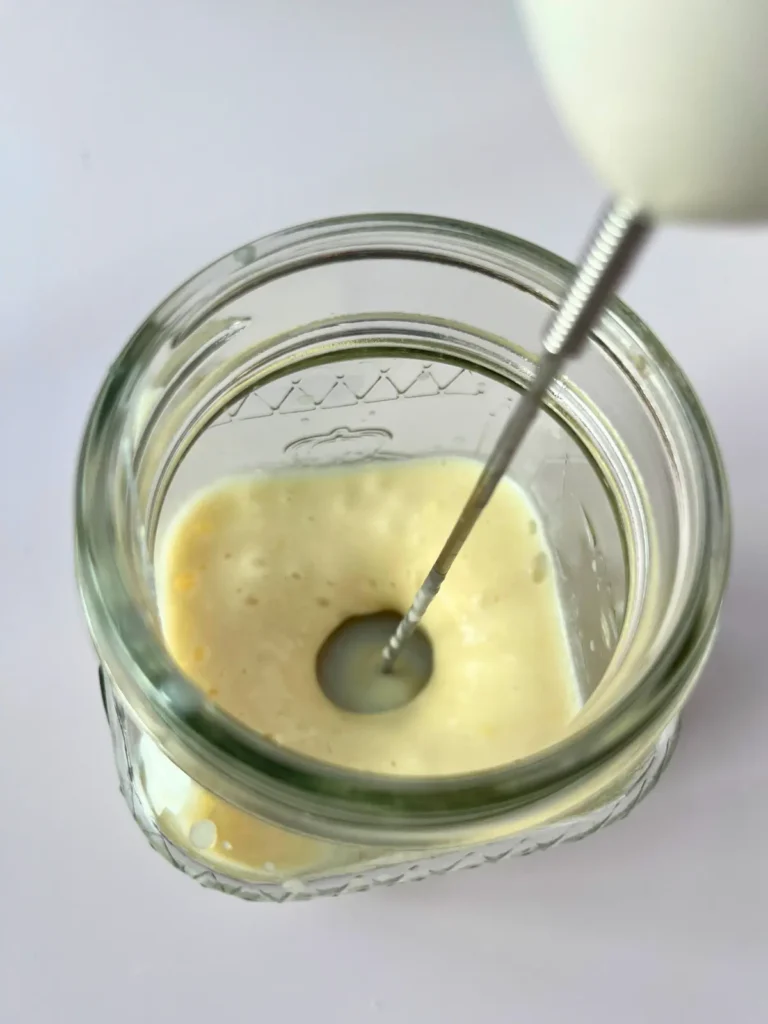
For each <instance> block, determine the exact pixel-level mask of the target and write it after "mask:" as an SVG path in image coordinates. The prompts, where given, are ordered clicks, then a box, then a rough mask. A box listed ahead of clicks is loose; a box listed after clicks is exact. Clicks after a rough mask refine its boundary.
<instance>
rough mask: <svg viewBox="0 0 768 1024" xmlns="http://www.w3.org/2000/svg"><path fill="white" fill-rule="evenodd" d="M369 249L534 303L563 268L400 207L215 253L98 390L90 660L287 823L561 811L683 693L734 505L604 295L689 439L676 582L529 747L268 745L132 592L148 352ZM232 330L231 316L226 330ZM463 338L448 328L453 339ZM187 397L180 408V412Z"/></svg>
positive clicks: (232, 792)
mask: <svg viewBox="0 0 768 1024" xmlns="http://www.w3.org/2000/svg"><path fill="white" fill-rule="evenodd" d="M372 256H375V258H377V259H408V260H414V261H419V260H421V261H432V262H439V263H444V264H446V265H451V266H453V267H457V268H460V269H462V270H469V271H473V272H476V273H480V274H483V275H486V276H488V277H490V278H493V279H494V280H496V281H500V282H502V283H508V284H510V285H512V286H513V287H514V288H516V289H518V290H521V291H527V292H529V293H530V294H531V295H533V296H534V297H535V298H536V299H537V300H539V301H540V302H543V303H546V304H547V305H548V306H551V305H553V304H554V302H556V300H557V297H558V295H560V294H562V291H563V290H564V287H565V284H566V283H567V281H568V280H569V278H570V276H571V274H572V273H573V269H574V268H573V266H572V265H571V264H569V263H568V262H566V261H565V260H562V259H560V258H559V257H557V256H554V255H553V254H551V253H549V252H547V251H546V250H543V249H540V248H539V247H537V246H534V245H532V244H531V243H528V242H525V241H523V240H521V239H518V238H515V237H514V236H511V235H507V234H505V233H502V232H498V231H494V230H491V229H488V228H485V227H481V226H479V225H475V224H471V223H465V222H460V221H451V220H446V219H442V218H434V217H424V216H415V215H398V214H391V215H380V214H373V215H358V216H350V217H343V218H335V219H331V220H324V221H319V222H315V223H311V224H306V225H301V226H299V227H295V228H292V229H289V230H286V231H283V232H279V233H277V234H274V235H271V236H267V237H265V238H262V239H260V240H257V241H255V242H253V243H250V244H249V245H246V246H243V247H241V248H239V249H237V250H235V251H234V252H233V253H231V254H229V255H227V256H224V257H223V258H221V259H219V260H218V261H216V262H214V263H212V264H211V265H209V266H208V267H207V268H205V269H204V270H202V271H200V272H199V273H198V274H196V275H195V276H194V277H192V278H190V279H189V280H188V281H187V282H186V283H185V284H183V285H182V286H181V287H180V288H179V289H178V290H177V291H175V292H174V293H173V294H172V295H171V296H170V297H169V298H168V299H166V300H165V301H164V302H163V303H162V304H161V305H160V306H159V307H158V308H157V309H156V310H155V311H154V312H153V313H152V314H151V315H150V317H149V318H148V319H147V320H146V321H145V322H144V324H143V325H142V326H141V327H140V328H139V329H138V331H137V332H136V333H135V334H134V335H133V337H132V338H131V339H130V340H129V342H128V344H127V345H126V347H125V348H124V349H123V351H122V352H121V353H120V355H119V356H118V358H117V359H116V361H115V362H114V364H113V365H112V367H111V369H110V371H109V373H108V375H107V377H106V379H105V381H104V384H103V386H102V388H101V390H100V392H99V394H98V396H97V398H96V401H95V404H94V406H93V409H92V411H91V414H90V418H89V420H88V424H87V427H86V431H85V436H84V440H83V444H82V449H81V454H80V460H79V465H78V471H77V481H76V509H75V529H76V538H75V539H76V571H77V576H78V582H79V586H80V590H81V595H82V600H83V604H84V607H85V611H86V616H87V618H88V622H89V628H90V630H91V634H92V637H93V640H94V643H95V646H96V649H97V652H98V654H99V656H100V658H101V661H102V663H103V665H104V666H105V668H106V670H107V672H108V673H109V675H110V676H111V678H112V680H113V682H114V684H115V686H116V687H117V688H118V690H119V691H120V692H121V694H122V696H123V698H124V700H125V702H126V704H127V705H128V707H129V708H130V710H131V712H132V713H133V714H134V715H135V717H136V718H137V720H138V721H139V722H140V724H141V725H142V727H143V728H144V729H145V730H146V731H147V732H148V733H149V734H150V735H151V736H152V738H153V739H154V740H155V741H156V742H157V743H158V744H159V745H160V747H161V748H162V749H163V750H164V751H165V753H166V754H167V755H168V756H169V757H170V758H171V760H173V761H174V762H175V763H177V764H178V765H179V767H181V768H182V769H183V770H184V771H186V772H187V773H188V774H189V775H191V776H192V777H193V778H196V779H197V781H199V782H200V783H201V784H202V785H205V786H207V787H208V788H210V789H211V790H212V791H213V792H216V793H218V794H219V795H220V796H222V797H223V798H225V799H228V800H229V801H230V802H232V803H234V804H236V805H237V806H239V807H241V808H242V809H244V810H246V811H251V812H254V813H257V814H260V815H262V816H264V817H267V818H269V819H270V820H273V821H275V822H276V823H278V824H282V825H285V826H287V827H289V828H299V829H303V828H307V829H308V830H310V831H313V832H315V833H316V834H319V835H322V834H327V835H329V836H332V837H334V838H344V836H345V835H346V836H347V837H348V838H349V839H350V840H351V841H360V839H361V837H362V836H364V837H369V838H374V837H375V838H376V839H377V840H379V841H380V840H381V839H382V837H383V838H384V841H386V842H390V843H392V844H393V845H398V844H400V843H402V842H407V843H408V844H413V842H414V841H415V840H416V837H417V836H418V840H419V842H420V843H423V844H429V843H432V842H438V841H444V840H445V838H446V837H447V836H449V835H452V834H458V833H461V832H462V831H463V830H464V829H465V828H467V827H469V826H477V824H478V823H481V822H485V823H490V822H493V821H497V820H500V819H502V818H507V817H509V816H510V815H513V814H525V813H526V810H527V809H528V808H530V807H532V806H533V805H534V804H537V805H538V804H541V802H542V801H549V802H550V803H551V804H552V806H553V808H554V807H555V806H556V805H557V806H559V807H560V808H561V809H562V808H565V809H566V810H567V807H568V806H570V805H569V803H568V801H569V800H570V799H571V796H573V799H576V798H577V797H576V794H577V792H578V791H579V788H580V787H583V785H584V784H585V783H586V781H587V780H589V779H592V778H597V777H598V776H599V775H600V773H601V772H603V771H605V770H606V766H607V765H609V764H610V763H612V762H615V760H616V759H617V758H627V759H629V760H631V758H632V756H633V752H634V751H637V750H640V749H644V747H643V744H644V742H645V741H646V740H647V737H648V736H649V735H650V734H652V733H653V732H654V730H656V731H658V729H659V728H660V727H661V726H662V725H663V724H664V723H665V722H666V721H667V720H668V718H669V716H670V714H672V713H673V712H674V710H675V708H676V707H678V706H679V705H680V704H681V702H682V700H683V699H684V698H685V695H686V694H687V692H688V690H689V688H690V686H692V685H693V682H695V679H696V677H697V674H698V671H699V669H700V667H701V665H702V664H703V661H704V659H705V657H706V655H707V653H708V650H709V647H710V645H711V642H712V639H713V636H714V631H715V626H716V621H717V617H718V613H719V609H720V605H721V602H722V598H723V594H724V590H725V585H726V580H727V575H728V563H729V551H730V515H729V507H728V495H727V485H726V480H725V474H724V470H723V466H722V462H721V457H720V453H719V450H718V447H717V444H716V441H715V439H714V436H713V432H712V430H711V427H710V425H709V422H708V420H707V417H706V415H705V413H704V411H703V409H702V408H701V405H700V403H699V401H698V399H697V397H696V395H695V393H694V391H693V389H692V388H691V386H690V384H689V383H688V381H687V379H686V378H685V376H684V375H683V373H682V372H681V370H680V369H679V368H678V367H677V365H676V364H675V363H674V361H673V359H672V358H671V356H670V355H669V353H668V352H667V351H666V349H665V348H664V346H663V345H662V344H661V342H659V341H658V339H656V337H655V336H654V335H653V334H652V332H651V331H650V330H649V329H648V328H647V327H646V326H645V324H643V323H642V321H640V320H639V319H638V318H637V317H636V316H635V315H634V314H633V313H632V312H631V310H629V309H628V308H627V307H626V306H625V305H624V304H623V303H622V302H620V301H619V300H614V301H613V302H612V303H611V304H610V306H609V308H608V310H607V311H606V314H605V317H604V323H605V324H612V325H614V326H615V327H616V328H617V329H619V328H620V329H621V330H623V331H624V332H625V333H629V334H631V336H632V339H633V344H634V345H635V346H636V350H637V351H638V352H641V353H642V359H643V360H644V361H645V363H646V365H645V366H644V367H643V372H647V370H648V368H649V367H650V368H652V375H653V379H654V386H655V387H656V397H657V398H658V401H659V403H662V404H663V405H664V408H663V409H661V411H659V409H658V408H657V412H658V414H659V416H660V417H661V416H662V415H668V416H669V417H674V421H675V423H676V424H678V425H679V429H680V436H681V437H683V438H684V440H685V444H684V445H683V448H684V451H683V458H684V461H685V466H684V471H685V474H686V480H687V483H686V486H687V489H688V491H689V492H690V493H689V494H688V499H687V505H686V509H687V511H686V515H688V516H689V521H684V522H682V523H681V527H680V533H681V539H682V540H683V541H685V543H687V544H688V550H687V552H686V559H687V561H688V563H689V564H688V570H689V571H688V572H687V575H686V579H685V581H684V583H681V587H682V588H683V589H684V593H680V594H678V595H677V600H676V602H675V608H676V619H675V622H674V623H672V624H671V625H670V628H669V629H668V630H666V631H665V633H664V636H663V638H660V639H659V641H658V642H655V643H652V642H648V644H647V650H646V651H645V656H644V658H643V659H642V660H640V661H638V663H637V677H636V681H635V682H634V684H633V685H632V687H631V690H630V691H629V692H627V693H624V694H623V695H621V696H620V697H619V698H618V699H616V700H615V701H613V702H612V703H610V704H609V705H607V706H603V705H604V704H605V702H602V703H601V702H600V701H597V702H596V703H595V707H594V709H593V711H592V712H591V713H590V714H589V715H587V716H586V718H585V719H584V723H583V724H582V725H581V726H580V727H579V728H578V729H576V730H575V731H574V732H573V733H571V734H570V735H568V736H567V738H565V739H564V740H563V741H561V742H560V743H558V744H557V745H555V746H553V747H550V748H548V749H546V750H544V751H542V752H541V753H539V754H537V755H535V756H532V757H528V758H525V759H522V760H519V761H515V762H513V763H511V764H508V765H504V766H502V767H499V768H495V769H491V770H486V771H481V772H477V773H473V774H471V775H460V776H440V777H429V778H416V777H395V776H374V775H367V774H365V773H361V772H354V771H351V770H348V769H341V768H338V767H335V766H332V765H329V764H326V763H324V762H320V761H315V760H313V759H311V758H308V757H305V756H303V755H300V754H298V753H295V752H293V751H290V750H286V749H284V748H281V747H278V746H276V745H274V744H272V743H270V742H269V741H268V740H266V739H265V738H263V737H262V736H260V735H259V734H257V733H255V732H253V731H251V730H250V729H248V728H246V727H245V726H244V725H243V724H242V723H239V722H238V721H236V720H235V719H234V718H232V717H231V716H229V715H227V714H226V713H225V712H223V711H222V710H221V709H220V708H219V707H218V706H217V705H215V704H214V703H213V702H211V701H210V700H208V699H207V698H206V697H205V696H204V695H203V693H202V692H201V691H200V690H199V688H198V687H197V686H195V684H194V683H192V682H191V681H190V680H188V679H187V678H186V677H185V676H184V675H183V674H182V673H181V672H180V670H179V669H178V667H177V666H176V665H175V663H174V662H173V660H172V659H171V657H170V655H169V654H168V653H167V651H166V649H165V646H164V644H163V640H162V635H161V634H160V633H159V631H158V622H157V619H156V618H155V617H154V616H153V615H152V614H150V613H149V612H148V610H147V607H146V593H147V590H148V588H150V587H151V580H148V579H147V577H146V573H145V571H144V570H145V569H146V566H147V565H149V564H151V559H150V558H149V554H148V550H147V543H148V536H147V532H146V531H145V530H144V528H143V527H142V528H141V529H136V528H135V527H136V523H137V522H138V521H139V520H140V518H141V517H140V515H139V512H138V507H139V505H140V504H141V503H142V501H143V500H144V496H143V495H142V494H141V493H139V492H140V487H139V485H137V482H136V478H135V474H134V472H133V470H134V466H135V464H136V460H137V459H138V458H139V457H140V454H141V445H142V437H143V436H144V434H145V433H146V431H147V430H148V429H149V428H150V427H151V425H152V416H153V415H154V416H155V417H157V416H158V415H159V413H158V408H159V407H160V405H161V402H159V403H158V405H157V406H156V407H155V409H154V412H153V413H151V414H149V415H148V416H147V415H143V414H141V413H137V403H138V404H140V403H139V398H140V394H141V391H142V389H143V388H145V387H146V382H147V379H148V373H149V371H150V369H151V368H152V367H153V365H154V364H156V362H157V359H158V357H159V354H160V353H161V351H166V352H167V351H168V350H169V349H174V348H175V349H177V350H178V352H179V356H180V358H181V357H183V358H185V359H189V360H190V365H193V364H194V361H195V358H196V356H195V352H194V351H192V350H191V349H190V350H189V351H188V348H189V347H188V346H187V345H185V342H187V341H188V340H189V339H190V338H192V336H193V335H195V332H196V331H198V329H199V328H200V325H202V324H204V323H206V322H207V321H208V320H209V319H210V317H211V316H212V315H213V314H214V313H216V311H218V310H222V309H224V308H225V307H226V306H227V304H228V303H230V302H231V301H232V299H233V298H234V297H236V296H238V295H240V294H243V293H245V292H252V291H254V290H255V289H258V288H259V287H263V286H264V285H265V284H267V283H269V282H274V281H276V280H279V279H281V278H287V277H290V276H291V275H295V274H297V273H300V272H301V271H302V270H304V269H306V268H308V267H315V266H318V265H322V264H328V263H330V262H338V261H351V260H364V259H367V258H370V257H372ZM390 327H391V324H390ZM236 329H237V325H236V324H229V325H228V326H227V327H225V332H226V331H227V330H229V331H232V330H236ZM283 340H285V339H283ZM289 340H290V339H289ZM298 340H299V341H300V340H301V339H300V338H299V339H298ZM537 340H538V339H537ZM295 341H296V339H293V341H292V342H291V343H293V342H295ZM220 343H221V336H220V334H216V335H214V336H213V337H211V338H203V339H202V341H198V343H197V344H198V346H199V350H200V352H201V353H202V352H203V351H206V352H208V353H210V351H211V348H212V346H216V345H218V344H220ZM329 344H330V343H329ZM505 344H507V345H509V344H510V342H505ZM591 344H593V345H597V346H601V347H602V348H603V350H604V351H605V352H606V354H607V355H608V356H609V357H610V358H611V359H612V360H614V361H615V362H616V364H617V366H619V370H620V372H622V373H623V372H626V373H627V374H629V373H631V372H632V360H635V358H636V357H635V355H633V354H628V353H627V351H624V350H622V348H621V346H620V345H619V344H618V343H616V342H615V339H613V338H612V337H611V336H609V333H607V328H605V330H603V329H602V328H601V329H600V330H596V331H595V334H594V337H593V340H592V342H591ZM459 348H460V342H457V353H458V351H459ZM283 351H286V350H285V349H284V350H283ZM340 351H343V346H342V349H341V350H340ZM633 351H634V350H633ZM457 358H459V356H458V355H457ZM531 365H533V363H532V364H531ZM485 369H486V370H487V371H488V372H493V367H490V366H487V367H485ZM524 383H525V382H524V381H523V384H524ZM638 386H642V384H640V385H638ZM155 387H157V385H155ZM222 401H223V400H222ZM220 405H221V403H220ZM186 413H187V417H188V422H191V421H192V416H193V414H192V413H191V412H190V410H186ZM208 415H211V410H210V409H209V410H208ZM662 427H663V424H662ZM142 567H144V568H143V569H142Z"/></svg>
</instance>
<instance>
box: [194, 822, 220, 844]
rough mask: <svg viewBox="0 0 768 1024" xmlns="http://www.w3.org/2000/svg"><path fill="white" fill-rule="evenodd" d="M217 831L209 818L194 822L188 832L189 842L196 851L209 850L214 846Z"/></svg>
mask: <svg viewBox="0 0 768 1024" xmlns="http://www.w3.org/2000/svg"><path fill="white" fill-rule="evenodd" d="M217 835H218V831H217V829H216V823H215V822H213V821H211V820H210V818H203V819H202V821H196V822H195V823H194V824H193V825H192V826H191V828H190V830H189V841H190V843H192V845H193V846H194V847H195V849H197V850H210V848H211V847H212V846H213V845H214V844H215V842H216V838H217Z"/></svg>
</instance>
